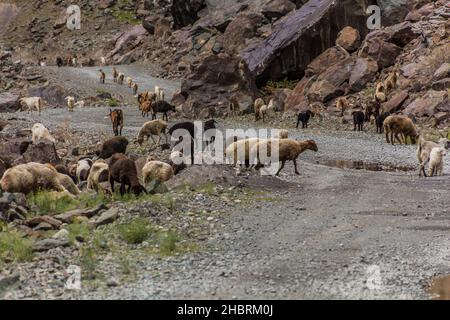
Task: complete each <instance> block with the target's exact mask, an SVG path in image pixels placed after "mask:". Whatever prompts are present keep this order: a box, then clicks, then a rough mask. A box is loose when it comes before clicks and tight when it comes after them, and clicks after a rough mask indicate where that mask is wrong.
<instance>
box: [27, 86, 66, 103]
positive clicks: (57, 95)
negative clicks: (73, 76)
mask: <svg viewBox="0 0 450 320" xmlns="http://www.w3.org/2000/svg"><path fill="white" fill-rule="evenodd" d="M68 95H69V92H68V91H67V90H66V89H65V88H64V87H62V86H60V85H46V86H40V87H32V88H29V89H28V96H30V97H41V98H42V99H43V100H44V105H51V106H54V107H58V108H65V107H66V104H67V103H66V100H65V98H66V97H67V96H68Z"/></svg>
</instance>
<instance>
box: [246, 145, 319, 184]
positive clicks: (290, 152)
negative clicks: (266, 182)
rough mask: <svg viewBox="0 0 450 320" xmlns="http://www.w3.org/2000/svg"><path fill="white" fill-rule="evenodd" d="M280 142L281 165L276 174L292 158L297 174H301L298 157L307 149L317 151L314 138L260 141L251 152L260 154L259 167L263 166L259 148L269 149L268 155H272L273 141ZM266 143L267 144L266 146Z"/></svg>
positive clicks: (279, 156) (279, 157)
mask: <svg viewBox="0 0 450 320" xmlns="http://www.w3.org/2000/svg"><path fill="white" fill-rule="evenodd" d="M275 142H276V144H278V161H281V167H280V168H279V169H278V171H277V173H276V174H275V175H276V176H278V175H279V174H280V171H281V170H282V169H283V168H284V165H285V163H286V161H289V160H291V161H292V162H293V163H294V169H295V174H297V175H298V174H300V173H299V172H298V170H297V158H298V156H299V155H300V154H301V153H303V152H304V151H305V150H312V151H314V152H317V151H318V150H319V149H318V148H317V144H316V142H315V141H314V140H307V141H296V140H292V139H268V140H262V141H260V142H258V143H257V144H256V145H255V146H254V147H253V149H252V150H251V151H250V153H251V154H257V155H258V166H257V168H258V167H260V166H261V162H260V159H261V158H260V156H261V155H260V154H259V150H267V156H268V157H270V156H271V155H272V143H275ZM264 144H265V146H264Z"/></svg>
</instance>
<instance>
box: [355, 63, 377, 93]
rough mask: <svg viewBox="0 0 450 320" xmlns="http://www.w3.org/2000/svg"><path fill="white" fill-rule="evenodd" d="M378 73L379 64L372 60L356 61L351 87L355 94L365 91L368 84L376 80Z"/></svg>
mask: <svg viewBox="0 0 450 320" xmlns="http://www.w3.org/2000/svg"><path fill="white" fill-rule="evenodd" d="M377 72H378V64H377V62H376V61H375V60H373V59H371V58H358V59H356V63H355V66H354V67H353V70H352V72H351V74H350V80H349V86H350V90H351V91H353V92H358V91H361V90H362V89H364V88H365V87H366V85H367V83H369V82H371V81H373V80H374V79H375V75H376V73H377Z"/></svg>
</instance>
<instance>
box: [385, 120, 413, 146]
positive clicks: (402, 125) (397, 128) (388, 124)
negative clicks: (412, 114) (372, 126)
mask: <svg viewBox="0 0 450 320" xmlns="http://www.w3.org/2000/svg"><path fill="white" fill-rule="evenodd" d="M383 128H384V132H385V134H386V142H387V143H392V145H394V137H395V139H396V140H397V141H398V142H399V143H400V144H402V141H401V139H400V138H399V136H398V135H399V134H402V135H403V136H404V138H405V144H406V142H407V138H408V137H410V138H411V143H412V144H416V141H417V139H418V138H419V134H418V132H417V129H416V127H415V125H414V123H413V122H412V120H411V119H410V118H408V117H406V116H398V115H391V116H389V117H387V118H386V119H385V120H384V122H383ZM389 134H390V139H389Z"/></svg>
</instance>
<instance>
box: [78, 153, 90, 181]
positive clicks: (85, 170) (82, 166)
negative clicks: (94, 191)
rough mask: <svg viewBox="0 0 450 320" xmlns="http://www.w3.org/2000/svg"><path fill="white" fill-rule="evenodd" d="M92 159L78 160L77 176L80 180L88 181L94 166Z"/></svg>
mask: <svg viewBox="0 0 450 320" xmlns="http://www.w3.org/2000/svg"><path fill="white" fill-rule="evenodd" d="M92 163H93V162H92V160H91V159H89V158H85V159H81V160H79V161H78V162H77V169H76V171H75V172H76V177H77V179H78V181H79V182H82V181H86V180H87V178H88V176H89V172H90V170H91V167H92Z"/></svg>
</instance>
